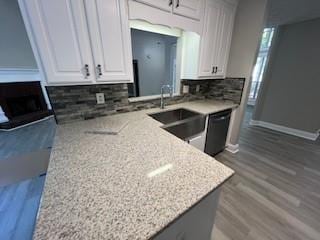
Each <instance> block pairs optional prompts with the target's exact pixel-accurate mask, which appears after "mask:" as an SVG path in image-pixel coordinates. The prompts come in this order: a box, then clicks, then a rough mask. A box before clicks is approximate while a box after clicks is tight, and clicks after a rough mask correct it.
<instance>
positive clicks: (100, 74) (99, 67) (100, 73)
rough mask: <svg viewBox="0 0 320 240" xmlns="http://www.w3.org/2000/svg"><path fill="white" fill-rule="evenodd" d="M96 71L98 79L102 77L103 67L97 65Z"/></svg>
mask: <svg viewBox="0 0 320 240" xmlns="http://www.w3.org/2000/svg"><path fill="white" fill-rule="evenodd" d="M96 70H97V75H98V77H100V76H102V70H101V65H100V64H98V65H97V67H96Z"/></svg>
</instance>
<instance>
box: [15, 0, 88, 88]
mask: <svg viewBox="0 0 320 240" xmlns="http://www.w3.org/2000/svg"><path fill="white" fill-rule="evenodd" d="M19 3H20V7H21V10H22V12H24V13H25V14H24V20H25V21H26V22H27V23H28V25H29V26H30V28H31V30H32V32H33V34H32V38H33V39H34V40H35V43H36V46H37V50H38V53H39V55H40V58H41V64H42V67H43V68H44V72H45V75H46V78H47V82H48V83H49V84H55V85H59V84H76V83H80V84H81V83H90V82H92V81H94V74H93V72H92V71H93V64H92V57H91V48H90V41H89V35H88V28H87V24H86V17H85V11H84V6H83V3H82V2H81V1H73V0H54V1H52V0H20V1H19Z"/></svg>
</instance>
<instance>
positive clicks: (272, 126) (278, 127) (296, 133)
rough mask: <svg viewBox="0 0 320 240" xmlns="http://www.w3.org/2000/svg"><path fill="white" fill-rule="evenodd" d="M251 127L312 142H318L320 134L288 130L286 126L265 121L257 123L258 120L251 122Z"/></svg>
mask: <svg viewBox="0 0 320 240" xmlns="http://www.w3.org/2000/svg"><path fill="white" fill-rule="evenodd" d="M250 125H251V126H258V127H263V128H267V129H271V130H274V131H277V132H281V133H286V134H289V135H293V136H296V137H301V138H304V139H308V140H312V141H316V140H317V138H318V137H319V134H320V133H319V132H316V133H310V132H306V131H302V130H298V129H294V128H288V127H285V126H281V125H277V124H273V123H269V122H264V121H257V120H251V121H250Z"/></svg>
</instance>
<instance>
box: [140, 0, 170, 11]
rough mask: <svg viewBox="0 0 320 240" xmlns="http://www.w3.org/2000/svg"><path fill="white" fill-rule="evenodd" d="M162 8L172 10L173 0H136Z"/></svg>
mask: <svg viewBox="0 0 320 240" xmlns="http://www.w3.org/2000/svg"><path fill="white" fill-rule="evenodd" d="M134 1H137V2H140V3H144V4H147V5H149V6H152V7H155V8H159V9H161V10H164V11H167V12H171V10H172V4H173V0H134Z"/></svg>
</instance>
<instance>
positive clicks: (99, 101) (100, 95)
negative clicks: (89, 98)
mask: <svg viewBox="0 0 320 240" xmlns="http://www.w3.org/2000/svg"><path fill="white" fill-rule="evenodd" d="M96 98H97V104H104V103H105V99H104V93H96Z"/></svg>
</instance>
